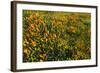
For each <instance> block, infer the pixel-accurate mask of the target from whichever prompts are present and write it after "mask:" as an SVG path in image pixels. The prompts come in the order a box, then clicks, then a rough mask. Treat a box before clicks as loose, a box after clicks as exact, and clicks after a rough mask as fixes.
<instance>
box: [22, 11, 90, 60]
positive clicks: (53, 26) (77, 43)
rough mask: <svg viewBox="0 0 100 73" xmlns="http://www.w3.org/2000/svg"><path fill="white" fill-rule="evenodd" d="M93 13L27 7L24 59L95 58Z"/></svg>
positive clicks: (24, 14)
mask: <svg viewBox="0 0 100 73" xmlns="http://www.w3.org/2000/svg"><path fill="white" fill-rule="evenodd" d="M90 40H91V15H90V14H89V13H78V12H56V11H35V10H23V45H22V46H23V62H42V61H63V60H82V59H90V58H91V52H90V51H91V49H90V48H91V41H90Z"/></svg>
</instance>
